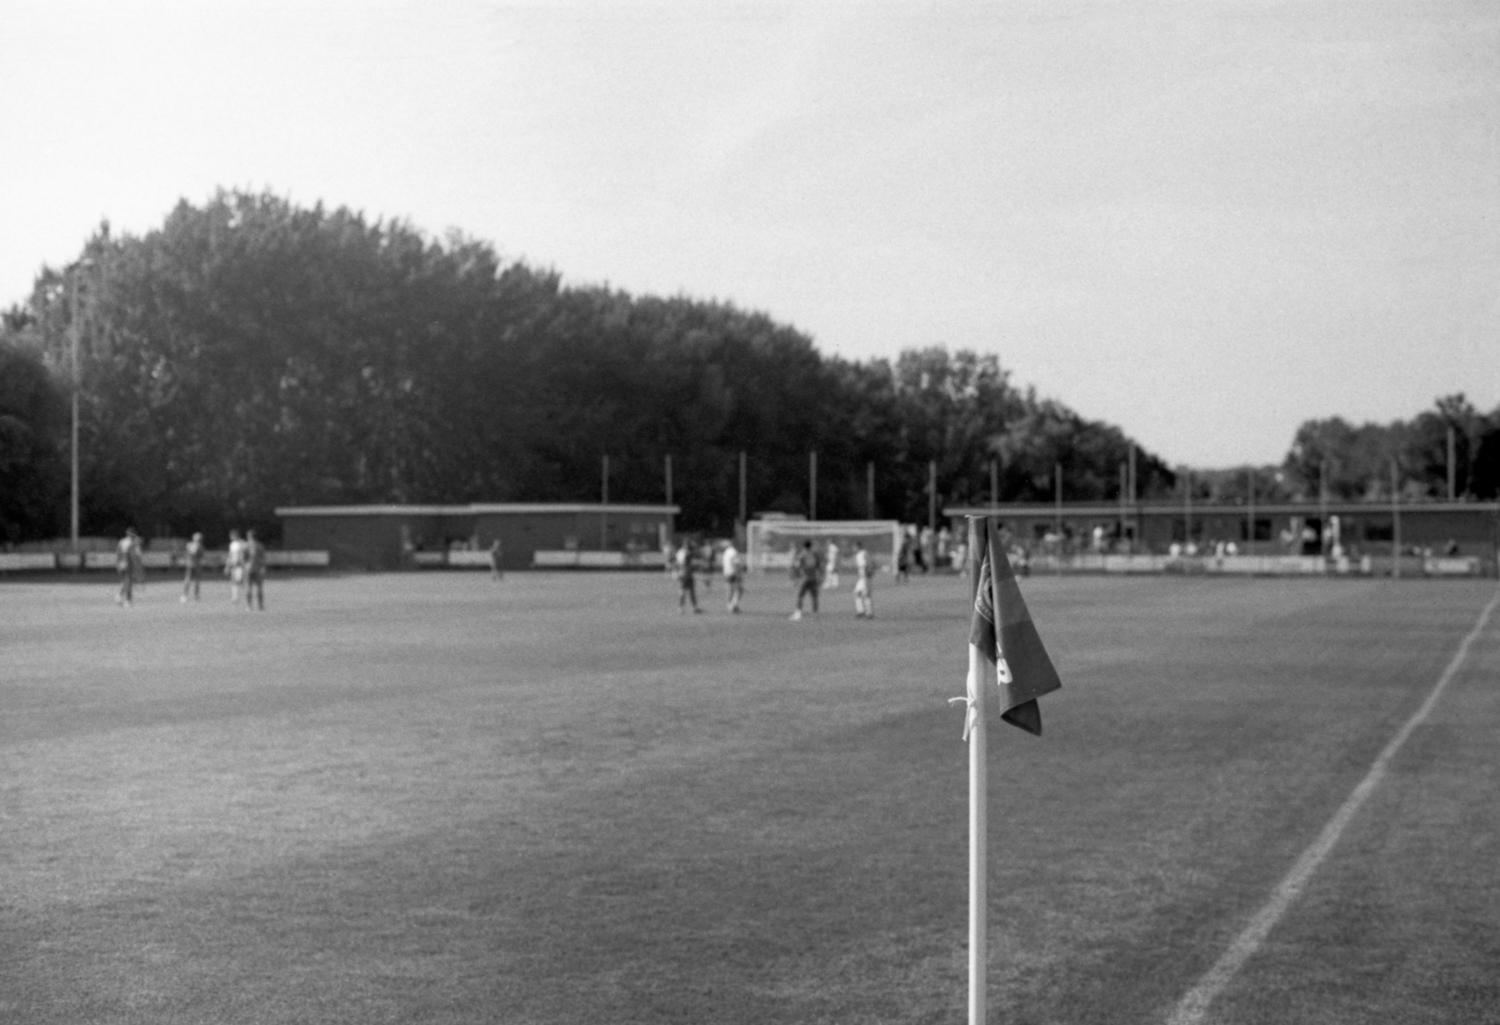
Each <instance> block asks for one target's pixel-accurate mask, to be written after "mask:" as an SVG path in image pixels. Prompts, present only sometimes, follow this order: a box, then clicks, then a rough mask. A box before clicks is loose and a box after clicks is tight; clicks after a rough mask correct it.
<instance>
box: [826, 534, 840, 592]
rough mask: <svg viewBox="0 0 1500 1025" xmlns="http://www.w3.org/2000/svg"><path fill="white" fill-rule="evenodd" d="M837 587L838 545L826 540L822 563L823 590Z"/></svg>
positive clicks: (831, 589) (833, 589)
mask: <svg viewBox="0 0 1500 1025" xmlns="http://www.w3.org/2000/svg"><path fill="white" fill-rule="evenodd" d="M838 588H839V545H838V542H837V541H830V542H828V553H827V556H826V558H825V560H824V563H823V590H825V591H837V590H838Z"/></svg>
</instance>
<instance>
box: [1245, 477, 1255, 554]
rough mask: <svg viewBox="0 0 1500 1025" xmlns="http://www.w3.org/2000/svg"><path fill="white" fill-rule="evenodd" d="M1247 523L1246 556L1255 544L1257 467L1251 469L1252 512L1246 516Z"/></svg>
mask: <svg viewBox="0 0 1500 1025" xmlns="http://www.w3.org/2000/svg"><path fill="white" fill-rule="evenodd" d="M1245 519H1246V522H1245V554H1246V555H1249V554H1250V549H1251V546H1252V545H1254V544H1255V467H1253V466H1252V467H1250V510H1249V512H1248V513H1247V514H1246V517H1245Z"/></svg>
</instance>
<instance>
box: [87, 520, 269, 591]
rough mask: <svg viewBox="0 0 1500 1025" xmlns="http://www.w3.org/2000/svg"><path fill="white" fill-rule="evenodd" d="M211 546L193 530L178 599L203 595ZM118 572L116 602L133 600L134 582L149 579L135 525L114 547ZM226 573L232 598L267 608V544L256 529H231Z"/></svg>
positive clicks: (184, 551) (187, 548)
mask: <svg viewBox="0 0 1500 1025" xmlns="http://www.w3.org/2000/svg"><path fill="white" fill-rule="evenodd" d="M207 554H208V549H207V548H206V547H205V546H204V544H203V535H202V534H201V533H199V534H194V535H193V536H192V539H191V540H189V541H188V543H187V545H186V546H185V547H184V548H183V551H182V565H183V577H182V595H181V597H179V598H178V599H177V600H178V601H179V602H183V603H186V602H187V600H188V599H189V598H192V599H193V601H198V600H200V599H201V597H202V582H203V566H204V562H205V560H206V556H207ZM115 572H116V573H118V574H119V577H120V589H119V591H118V592H116V594H115V604H117V605H121V606H126V605H131V604H134V601H135V586H136V585H137V584H140V583H144V581H145V579H146V567H145V558H144V556H143V554H142V548H141V539H140V535H138V534H137V533H136V532H135V528H134V527H130V528H128V529H127V530H126V531H125V536H124V537H122V538H120V542H119V544H118V545H117V546H116V548H115ZM224 575H225V576H226V577H228V578H229V600H230V601H232V602H235V603H238V602H239V601H240V598H241V595H243V597H244V601H245V605H246V607H247V608H254V609H259V610H261V611H265V608H266V546H265V545H264V544H262V543H261V541H260V539H259V538H257V537H256V536H255V531H253V530H247V531H245V535H244V537H241V536H240V532H239V531H238V530H231V531H230V532H229V550H228V552H226V553H225V556H224Z"/></svg>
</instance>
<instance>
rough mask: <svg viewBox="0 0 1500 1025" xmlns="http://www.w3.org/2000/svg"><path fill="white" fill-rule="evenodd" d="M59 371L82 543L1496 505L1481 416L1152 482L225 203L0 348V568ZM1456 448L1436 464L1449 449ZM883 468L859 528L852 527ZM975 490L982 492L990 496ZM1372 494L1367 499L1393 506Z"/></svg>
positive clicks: (764, 338) (799, 351)
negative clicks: (470, 515)
mask: <svg viewBox="0 0 1500 1025" xmlns="http://www.w3.org/2000/svg"><path fill="white" fill-rule="evenodd" d="M75 345H76V348H77V352H78V374H77V382H78V384H77V398H78V408H79V426H78V430H79V446H78V450H79V463H80V472H79V479H80V488H79V491H80V529H81V532H82V533H83V534H96V535H97V534H112V533H116V532H118V531H120V530H123V529H124V527H126V526H128V525H134V526H136V527H137V528H138V529H142V530H143V531H145V532H147V533H154V534H173V535H176V536H184V535H185V534H187V533H191V532H192V531H195V530H202V531H204V532H205V533H207V534H209V535H210V537H221V536H222V535H223V533H224V532H225V531H226V530H227V529H228V528H229V527H231V526H239V527H245V526H253V527H258V528H260V529H262V530H264V531H267V532H268V533H269V535H270V536H272V537H274V536H276V535H277V534H278V533H279V525H278V524H277V522H276V518H275V515H274V510H275V508H276V507H277V506H283V505H337V504H372V503H463V502H524V501H598V500H600V498H601V497H602V494H603V489H604V479H603V466H604V461H605V460H604V457H606V456H607V457H608V467H609V478H608V494H609V498H610V500H611V501H615V502H636V503H660V502H662V501H664V500H665V494H666V491H665V475H666V469H665V464H666V462H667V459H668V457H670V459H671V464H672V498H673V501H674V502H675V503H676V504H678V505H679V506H680V507H681V510H682V511H681V514H680V516H679V518H678V523H679V525H680V526H681V527H682V528H684V529H688V530H701V531H710V532H719V533H728V532H730V531H731V530H732V529H733V526H734V522H735V520H736V518H737V517H738V515H739V510H740V491H739V487H740V478H739V463H740V453H742V452H743V453H745V461H746V464H747V468H748V472H747V474H746V490H747V495H746V506H747V507H748V509H747V511H749V512H751V513H755V512H762V511H778V512H784V513H792V514H799V513H800V514H807V513H809V512H811V511H812V510H811V509H810V508H809V502H810V495H809V453H814V452H815V453H816V454H817V485H818V486H817V496H816V503H817V506H816V513H817V516H818V517H819V518H821V519H858V518H864V517H866V516H868V515H870V514H871V512H872V511H873V513H874V515H875V516H876V517H878V518H883V519H898V520H902V521H905V522H918V523H925V522H926V521H927V517H928V511H929V508H930V499H931V493H930V491H929V472H930V471H929V467H930V466H931V465H933V464H935V465H936V481H937V489H936V497H937V502H938V505H939V506H942V505H951V504H983V503H986V502H988V501H989V498H990V494H991V486H992V481H993V483H994V484H995V485H996V486H997V487H998V491H999V495H1000V497H1001V499H1002V500H1003V501H1051V500H1052V499H1053V498H1054V495H1055V492H1054V487H1055V484H1056V480H1057V471H1058V468H1060V469H1061V473H1060V476H1061V480H1062V497H1063V499H1064V500H1065V501H1116V500H1118V498H1119V497H1120V494H1121V491H1120V489H1121V487H1122V483H1123V481H1122V475H1121V467H1122V466H1123V465H1125V464H1126V463H1127V462H1129V461H1130V460H1131V450H1132V447H1134V449H1135V455H1134V466H1135V493H1136V495H1137V497H1139V498H1142V499H1161V498H1167V497H1171V496H1176V495H1181V494H1183V493H1184V489H1185V488H1187V487H1189V486H1191V488H1192V491H1193V495H1194V498H1196V499H1201V500H1205V501H1213V500H1219V501H1229V502H1234V501H1241V500H1243V499H1244V498H1245V497H1246V496H1247V495H1248V493H1249V491H1250V489H1251V488H1252V487H1253V488H1254V490H1255V493H1256V497H1257V498H1258V499H1261V500H1275V499H1278V498H1281V499H1295V498H1297V497H1306V496H1307V495H1309V494H1311V493H1315V491H1316V489H1320V488H1322V487H1325V486H1326V487H1327V488H1328V489H1329V492H1330V494H1331V495H1334V496H1337V497H1343V498H1361V497H1365V498H1378V497H1380V496H1381V495H1382V493H1385V494H1388V493H1389V489H1390V487H1391V486H1392V479H1393V478H1392V471H1391V467H1392V465H1395V466H1396V467H1397V470H1396V474H1397V477H1396V480H1397V484H1396V486H1398V487H1399V488H1401V489H1402V490H1403V492H1404V493H1405V494H1406V495H1407V496H1408V497H1410V498H1413V499H1415V498H1422V497H1444V496H1446V494H1447V493H1448V492H1447V487H1448V481H1449V462H1448V455H1449V451H1450V449H1451V450H1452V452H1453V459H1454V471H1453V472H1454V477H1455V480H1454V486H1455V493H1456V494H1457V495H1460V496H1469V497H1475V498H1494V497H1495V496H1496V493H1497V489H1500V407H1497V408H1496V409H1495V410H1494V411H1491V412H1490V413H1488V414H1484V413H1480V412H1478V411H1476V410H1474V409H1473V407H1472V406H1471V405H1470V404H1469V403H1468V402H1467V401H1466V400H1465V399H1464V398H1463V396H1462V395H1455V396H1448V397H1445V398H1442V399H1439V400H1438V401H1437V403H1436V405H1435V408H1434V409H1433V410H1431V411H1427V412H1423V413H1421V414H1419V415H1417V416H1416V417H1415V418H1413V419H1412V420H1411V421H1397V422H1394V423H1392V424H1389V425H1383V426H1382V425H1375V424H1365V425H1363V426H1354V425H1351V424H1348V423H1346V422H1345V421H1343V420H1341V419H1339V418H1337V417H1334V418H1331V419H1327V420H1317V421H1308V422H1307V423H1304V424H1303V425H1301V426H1300V427H1299V428H1298V429H1297V430H1296V432H1295V434H1294V437H1293V441H1292V445H1291V448H1290V450H1289V451H1288V454H1287V456H1286V458H1285V460H1284V461H1283V463H1282V464H1281V465H1280V466H1263V467H1240V468H1236V469H1229V470H1224V469H1220V470H1202V471H1192V472H1190V473H1186V474H1184V473H1183V472H1182V471H1183V470H1184V469H1186V468H1173V467H1170V466H1168V465H1167V464H1166V463H1165V462H1164V461H1163V460H1162V459H1161V458H1159V457H1158V456H1156V455H1154V454H1153V453H1151V452H1149V451H1147V450H1145V449H1144V448H1143V447H1141V446H1139V445H1138V444H1135V442H1134V441H1133V440H1132V439H1131V438H1129V437H1128V436H1127V435H1126V434H1125V433H1124V432H1123V431H1122V430H1121V429H1120V428H1119V427H1117V426H1115V425H1113V424H1108V423H1105V422H1102V421H1097V420H1091V419H1088V418H1087V417H1085V416H1083V415H1081V414H1079V413H1077V412H1075V411H1074V410H1072V409H1071V408H1069V407H1068V406H1066V405H1064V404H1063V403H1062V402H1060V401H1057V400H1055V399H1050V398H1043V397H1041V396H1038V395H1037V394H1036V391H1035V389H1034V388H1031V387H1024V388H1023V387H1020V386H1018V385H1016V384H1015V383H1013V382H1012V380H1011V376H1010V372H1009V371H1008V370H1006V369H1005V368H1004V367H1003V366H1002V365H1001V363H1000V359H999V357H998V356H996V355H985V354H978V353H975V352H973V351H969V350H958V351H949V350H947V349H946V348H943V347H940V346H932V347H926V348H913V349H908V350H906V351H904V352H902V353H901V354H900V355H899V356H897V357H896V358H895V359H894V360H886V359H871V360H866V361H849V360H844V359H841V358H838V357H831V356H825V355H822V354H821V353H819V352H818V350H817V348H816V347H815V345H814V343H813V341H812V339H811V338H810V337H809V336H807V335H806V334H804V333H802V332H800V331H798V330H797V329H796V328H794V327H791V326H789V325H786V324H782V323H778V322H777V321H775V320H773V319H772V318H771V317H770V316H769V315H767V314H764V313H758V312H747V311H744V310H741V309H738V308H737V307H735V306H733V305H732V304H728V303H722V302H705V301H700V300H695V299H691V298H688V297H685V296H677V297H672V298H660V297H655V296H632V295H630V294H628V293H625V292H621V291H617V290H611V289H609V288H608V287H603V286H593V285H589V286H564V285H563V283H562V277H561V275H560V274H559V273H558V272H556V271H553V270H544V269H538V268H534V267H531V266H528V265H526V264H524V263H521V262H518V261H506V260H503V259H502V258H501V257H500V256H498V255H497V253H496V251H495V249H494V247H493V246H492V245H491V244H489V243H487V242H483V241H478V240H475V239H471V238H468V237H465V236H463V235H461V234H458V233H450V234H448V235H447V236H445V237H443V238H442V239H436V238H434V237H432V236H430V235H428V234H426V233H424V232H422V231H420V230H418V229H416V228H414V227H412V226H410V225H409V224H406V223H404V222H401V221H375V222H370V221H367V220H366V219H365V218H364V217H363V215H361V214H359V213H356V212H351V211H350V210H348V209H346V208H339V209H336V210H332V211H330V210H325V209H324V208H323V206H322V205H321V204H319V205H317V206H314V207H312V208H302V207H298V206H295V205H293V204H292V203H291V202H290V201H288V200H285V199H282V198H279V197H277V196H274V195H270V194H252V193H245V192H225V191H221V192H219V193H218V194H216V195H215V196H214V197H213V199H212V200H210V201H209V202H207V203H206V204H204V205H202V206H194V205H192V204H189V203H187V202H186V201H184V202H182V203H180V204H179V205H178V206H177V208H176V209H175V210H173V211H172V213H171V214H170V215H169V216H168V217H167V218H166V220H165V222H164V223H163V225H162V226H161V227H160V228H158V229H155V230H152V231H150V232H148V233H146V234H144V235H142V236H140V237H134V236H128V235H127V236H118V237H117V236H115V235H112V234H111V233H110V230H109V227H108V225H107V224H104V225H101V226H100V228H99V229H98V230H97V231H96V232H95V233H94V234H93V236H92V237H91V238H89V239H88V240H87V242H86V243H85V245H84V246H83V250H82V252H81V253H80V255H79V258H78V259H77V260H76V261H74V262H73V263H71V264H70V265H69V266H68V267H66V268H62V269H54V268H50V267H49V268H45V269H44V270H43V271H42V272H41V273H40V274H39V275H38V277H37V280H36V282H35V285H34V288H33V290H32V294H31V296H30V298H29V299H28V300H27V301H26V302H24V303H19V304H16V305H14V306H12V307H11V308H10V309H8V310H6V311H5V312H4V314H3V318H0V542H16V541H21V540H29V539H36V538H47V537H58V536H63V535H65V534H66V533H67V532H68V529H69V492H70V467H69V460H70V431H71V421H72V416H71V410H70V404H71V401H72V395H73V387H74V384H73V382H74V365H73V354H74V351H75ZM1450 437H1451V444H1450ZM871 466H873V467H874V498H875V503H874V509H873V510H872V509H871V507H870V503H869V497H868V492H867V488H868V481H869V477H868V474H869V468H870V467H871ZM992 475H993V476H992ZM1382 489H1385V490H1384V492H1382Z"/></svg>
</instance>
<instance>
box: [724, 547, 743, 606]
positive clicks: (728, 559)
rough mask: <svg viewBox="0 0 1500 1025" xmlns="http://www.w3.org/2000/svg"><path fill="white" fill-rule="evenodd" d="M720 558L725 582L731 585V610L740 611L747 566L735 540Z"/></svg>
mask: <svg viewBox="0 0 1500 1025" xmlns="http://www.w3.org/2000/svg"><path fill="white" fill-rule="evenodd" d="M720 559H721V560H722V561H721V562H720V566H721V568H722V569H723V570H724V583H725V584H726V585H728V587H729V611H730V612H738V611H739V610H740V600H741V599H743V598H744V597H745V567H744V566H743V565H742V564H741V562H740V553H739V550H738V549H736V548H735V547H734V542H733V541H731V542H729V545H728V547H726V548H725V549H724V554H723V555H722V556H720Z"/></svg>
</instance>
